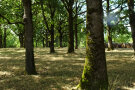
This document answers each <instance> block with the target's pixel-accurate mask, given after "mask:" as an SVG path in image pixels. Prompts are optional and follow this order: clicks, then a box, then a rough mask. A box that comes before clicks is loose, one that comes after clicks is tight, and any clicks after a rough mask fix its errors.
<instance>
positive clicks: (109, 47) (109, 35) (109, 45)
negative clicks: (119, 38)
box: [106, 0, 114, 51]
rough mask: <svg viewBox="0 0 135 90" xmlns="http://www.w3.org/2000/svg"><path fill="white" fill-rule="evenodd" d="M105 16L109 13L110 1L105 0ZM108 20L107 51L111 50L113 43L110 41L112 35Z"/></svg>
mask: <svg viewBox="0 0 135 90" xmlns="http://www.w3.org/2000/svg"><path fill="white" fill-rule="evenodd" d="M106 9H107V17H109V15H110V2H109V0H107V8H106ZM110 23H111V22H110V21H109V20H107V36H108V51H110V50H113V49H114V47H113V43H112V35H111V26H110Z"/></svg>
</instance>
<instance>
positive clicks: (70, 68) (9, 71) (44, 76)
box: [0, 48, 135, 90]
mask: <svg viewBox="0 0 135 90" xmlns="http://www.w3.org/2000/svg"><path fill="white" fill-rule="evenodd" d="M34 51H35V63H36V70H37V72H38V75H31V76H30V75H25V72H24V66H25V62H24V61H25V60H24V59H25V56H24V55H25V50H24V49H22V48H21V49H20V48H7V49H0V89H1V90H7V89H8V90H71V88H73V87H75V86H76V85H77V84H78V83H79V80H80V77H81V74H82V71H83V65H84V60H85V49H78V50H76V51H75V53H73V54H67V48H56V53H54V54H50V53H49V48H35V49H34ZM132 55H133V50H132V49H116V50H114V51H106V58H107V68H108V78H109V84H110V86H109V90H116V89H119V90H121V89H125V90H134V89H135V60H133V59H132Z"/></svg>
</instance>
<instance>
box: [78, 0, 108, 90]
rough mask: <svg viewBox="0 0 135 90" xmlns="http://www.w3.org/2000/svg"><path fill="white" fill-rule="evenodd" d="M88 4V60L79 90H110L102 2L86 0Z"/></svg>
mask: <svg viewBox="0 0 135 90" xmlns="http://www.w3.org/2000/svg"><path fill="white" fill-rule="evenodd" d="M86 2H87V39H86V40H87V41H86V42H87V43H86V59H85V66H84V70H83V74H82V78H81V80H80V84H79V85H78V88H80V89H81V90H108V77H107V66H106V58H105V47H104V34H103V32H104V31H103V9H102V0H86Z"/></svg>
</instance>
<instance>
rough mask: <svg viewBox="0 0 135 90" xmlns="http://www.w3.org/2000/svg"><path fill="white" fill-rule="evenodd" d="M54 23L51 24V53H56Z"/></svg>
mask: <svg viewBox="0 0 135 90" xmlns="http://www.w3.org/2000/svg"><path fill="white" fill-rule="evenodd" d="M54 52H55V50H54V24H52V25H51V42H50V53H54Z"/></svg>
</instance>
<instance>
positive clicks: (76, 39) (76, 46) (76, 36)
mask: <svg viewBox="0 0 135 90" xmlns="http://www.w3.org/2000/svg"><path fill="white" fill-rule="evenodd" d="M77 10H78V9H77V2H76V10H75V12H76V15H75V49H78V35H77V33H78V29H77V26H78V25H77V19H78V15H77Z"/></svg>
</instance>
